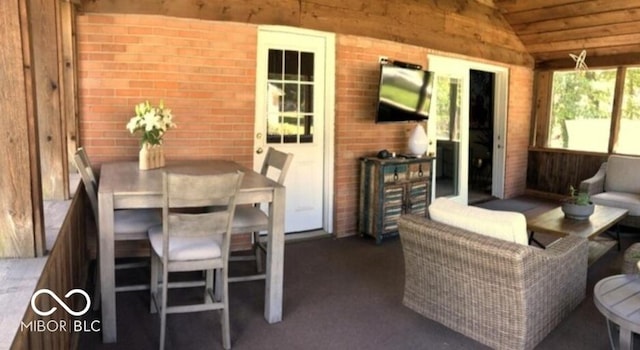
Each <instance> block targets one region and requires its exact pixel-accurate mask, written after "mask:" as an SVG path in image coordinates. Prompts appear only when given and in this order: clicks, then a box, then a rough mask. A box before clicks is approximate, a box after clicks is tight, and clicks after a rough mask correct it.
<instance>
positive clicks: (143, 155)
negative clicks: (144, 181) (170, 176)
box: [138, 143, 151, 170]
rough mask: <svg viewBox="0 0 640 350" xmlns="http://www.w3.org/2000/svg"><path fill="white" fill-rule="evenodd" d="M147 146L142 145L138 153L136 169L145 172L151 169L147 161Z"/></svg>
mask: <svg viewBox="0 0 640 350" xmlns="http://www.w3.org/2000/svg"><path fill="white" fill-rule="evenodd" d="M149 153H150V152H149V144H148V143H143V144H142V147H140V152H139V153H138V168H140V170H147V169H150V168H151V162H150V161H149Z"/></svg>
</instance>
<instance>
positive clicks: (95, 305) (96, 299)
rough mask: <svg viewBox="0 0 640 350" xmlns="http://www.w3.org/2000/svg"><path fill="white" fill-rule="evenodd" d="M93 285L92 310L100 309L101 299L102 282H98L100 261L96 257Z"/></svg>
mask: <svg viewBox="0 0 640 350" xmlns="http://www.w3.org/2000/svg"><path fill="white" fill-rule="evenodd" d="M93 285H94V286H95V290H94V291H93V311H98V310H100V303H101V302H102V300H101V299H100V298H102V291H101V289H100V288H101V287H102V284H101V283H100V263H99V262H98V259H96V272H95V274H94V275H93Z"/></svg>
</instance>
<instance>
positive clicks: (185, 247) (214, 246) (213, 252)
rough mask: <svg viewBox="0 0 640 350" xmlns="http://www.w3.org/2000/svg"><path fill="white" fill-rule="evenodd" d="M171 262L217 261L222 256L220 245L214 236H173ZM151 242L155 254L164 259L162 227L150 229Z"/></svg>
mask: <svg viewBox="0 0 640 350" xmlns="http://www.w3.org/2000/svg"><path fill="white" fill-rule="evenodd" d="M169 240H170V242H169V260H171V261H188V260H204V259H215V258H220V257H221V256H222V250H221V249H220V243H219V242H218V241H216V239H215V237H213V236H201V237H198V236H195V237H194V236H180V235H178V236H172V237H170V238H169ZM149 242H151V248H152V249H153V250H154V251H155V253H156V254H157V255H158V256H159V257H162V225H158V226H154V227H152V228H150V229H149Z"/></svg>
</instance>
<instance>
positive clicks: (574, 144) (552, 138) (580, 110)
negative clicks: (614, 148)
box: [547, 69, 616, 153]
mask: <svg viewBox="0 0 640 350" xmlns="http://www.w3.org/2000/svg"><path fill="white" fill-rule="evenodd" d="M615 85H616V70H615V69H607V70H595V69H591V70H589V71H587V72H576V71H570V72H554V73H553V89H552V92H551V115H550V123H549V139H548V140H549V141H548V144H547V146H548V147H551V148H563V149H569V150H578V151H593V152H605V153H606V152H607V150H608V147H609V135H610V132H609V129H610V126H611V112H612V111H613V95H614V90H615Z"/></svg>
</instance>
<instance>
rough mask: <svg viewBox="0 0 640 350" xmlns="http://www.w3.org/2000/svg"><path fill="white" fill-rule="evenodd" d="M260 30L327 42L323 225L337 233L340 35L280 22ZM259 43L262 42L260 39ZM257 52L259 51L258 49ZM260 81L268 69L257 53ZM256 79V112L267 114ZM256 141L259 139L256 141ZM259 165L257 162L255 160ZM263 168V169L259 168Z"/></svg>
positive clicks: (325, 58)
mask: <svg viewBox="0 0 640 350" xmlns="http://www.w3.org/2000/svg"><path fill="white" fill-rule="evenodd" d="M260 33H263V34H268V33H285V34H294V35H306V36H312V37H319V38H322V39H324V42H325V47H324V51H325V57H324V61H325V67H324V68H325V69H324V72H325V73H324V77H322V78H323V79H324V96H325V100H324V138H323V140H322V142H323V185H322V186H323V187H322V192H323V194H322V226H323V227H322V229H323V230H324V231H325V232H327V233H330V234H332V233H333V216H334V214H333V208H334V203H333V202H334V190H333V188H334V186H333V185H334V172H333V169H334V163H335V159H334V149H335V141H334V140H335V90H336V88H335V80H336V79H335V75H336V74H335V71H336V44H335V43H336V39H335V37H336V36H335V34H334V33H329V32H322V31H317V30H311V29H302V28H297V27H289V26H280V25H260V26H258V37H259V36H260ZM257 45H260V43H259V42H258V43H257ZM256 53H257V52H256ZM256 65H257V67H256V82H257V77H258V74H260V72H262V71H265V70H264V67H263V66H261V65H266V62H261V61H260V59H259V57H256ZM259 85H260V84H257V83H256V95H255V96H256V104H255V113H256V115H260V114H263V111H262V108H263V106H264V102H265V101H264V93H265V91H264V89H265V88H264V87H263V86H259ZM258 132H262V130H258V126H257V125H256V123H255V122H254V135H255V134H256V133H258ZM254 142H255V141H254ZM254 167H255V164H254ZM257 171H260V169H257Z"/></svg>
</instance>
